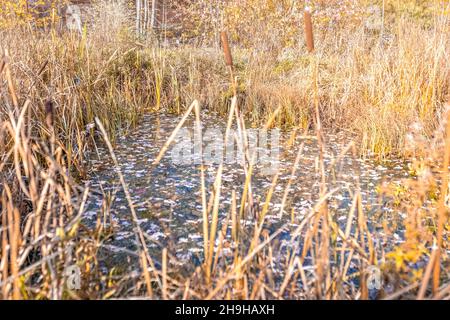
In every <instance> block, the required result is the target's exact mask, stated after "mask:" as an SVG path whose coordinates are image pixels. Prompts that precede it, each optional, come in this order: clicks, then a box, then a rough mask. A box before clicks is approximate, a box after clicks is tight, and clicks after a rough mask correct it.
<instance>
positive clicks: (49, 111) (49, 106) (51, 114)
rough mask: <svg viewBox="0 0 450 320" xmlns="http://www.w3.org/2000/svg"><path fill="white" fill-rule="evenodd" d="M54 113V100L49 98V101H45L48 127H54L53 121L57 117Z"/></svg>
mask: <svg viewBox="0 0 450 320" xmlns="http://www.w3.org/2000/svg"><path fill="white" fill-rule="evenodd" d="M54 113H55V111H54V107H53V102H52V101H51V100H47V102H45V123H46V124H47V127H48V128H53V123H54V119H55V115H54Z"/></svg>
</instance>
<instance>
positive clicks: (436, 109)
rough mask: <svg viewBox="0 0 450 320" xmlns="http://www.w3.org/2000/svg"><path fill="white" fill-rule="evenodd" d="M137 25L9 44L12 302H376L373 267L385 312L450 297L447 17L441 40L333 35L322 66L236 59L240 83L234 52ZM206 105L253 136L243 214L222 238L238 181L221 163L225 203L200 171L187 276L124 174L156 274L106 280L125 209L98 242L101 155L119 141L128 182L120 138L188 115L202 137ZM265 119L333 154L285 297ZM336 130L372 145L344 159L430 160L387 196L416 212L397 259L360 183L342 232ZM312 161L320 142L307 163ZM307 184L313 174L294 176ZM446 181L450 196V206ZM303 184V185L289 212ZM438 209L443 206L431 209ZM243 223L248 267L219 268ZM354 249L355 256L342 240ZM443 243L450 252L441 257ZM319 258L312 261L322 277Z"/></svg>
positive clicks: (328, 32) (299, 56) (4, 66)
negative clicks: (388, 301)
mask: <svg viewBox="0 0 450 320" xmlns="http://www.w3.org/2000/svg"><path fill="white" fill-rule="evenodd" d="M103 19H104V18H103ZM101 21H102V20H100V22H101ZM120 21H123V23H121V24H119V26H117V28H116V29H114V33H112V34H111V33H108V34H105V33H102V32H101V31H98V30H105V29H102V25H101V24H97V25H96V26H95V27H92V28H93V30H97V31H96V32H94V33H91V32H89V28H85V31H84V33H83V35H81V36H78V35H73V34H58V33H57V32H56V31H55V30H53V29H51V30H49V32H47V33H44V32H42V31H39V30H34V29H32V28H28V29H21V30H19V31H10V30H6V29H5V30H1V31H0V33H1V39H2V40H1V43H0V45H1V47H2V49H3V50H2V51H3V52H2V55H3V56H2V58H1V60H0V79H1V80H2V86H1V89H0V90H1V94H2V103H1V105H0V172H1V173H0V183H1V184H0V192H1V205H0V210H1V224H0V234H1V241H2V245H1V251H0V252H1V255H0V257H1V260H0V267H1V270H0V271H1V276H0V288H1V294H0V297H1V298H4V299H66V298H74V299H77V298H94V299H95V298H97V299H107V298H111V297H130V296H139V297H143V296H147V297H150V298H162V299H173V298H184V299H241V298H243V299H266V298H275V299H307V298H309V299H312V298H314V299H367V298H368V288H367V286H366V281H365V280H366V278H367V276H368V270H369V269H368V267H369V266H371V265H378V266H379V267H380V268H381V270H382V272H383V276H384V277H385V278H386V279H385V281H386V283H390V284H392V285H393V286H394V288H395V290H394V292H389V293H385V292H383V291H382V292H380V295H379V298H399V297H403V298H405V297H406V298H416V297H417V298H431V297H434V298H448V297H449V294H450V285H449V279H448V274H447V273H448V268H449V263H448V256H447V254H446V250H444V249H448V231H449V229H448V200H447V193H448V161H449V152H450V145H449V143H448V139H449V138H448V137H449V133H448V129H447V133H445V130H442V129H443V128H446V127H448V123H449V122H448V121H447V122H446V121H444V119H446V118H447V114H446V113H445V112H444V108H443V105H444V103H443V102H444V101H446V99H447V97H446V96H447V94H448V89H447V88H448V85H449V82H448V75H449V64H448V61H447V59H446V53H447V52H448V50H449V48H448V46H449V35H448V34H450V33H449V32H448V31H449V30H448V21H447V19H446V18H442V19H436V20H435V21H434V24H433V26H432V27H426V26H424V25H423V24H422V23H420V22H417V21H416V20H409V19H398V20H396V22H395V23H392V24H389V25H387V26H386V30H385V34H384V35H381V34H377V33H375V34H374V33H371V32H368V31H367V30H365V29H364V27H362V26H361V25H347V26H342V25H339V27H337V28H336V29H333V28H331V27H330V28H331V29H330V28H328V29H327V28H323V29H321V28H317V29H315V31H316V33H315V37H316V38H315V40H316V44H315V50H314V52H313V53H310V54H308V53H305V52H306V50H305V47H304V44H303V43H300V44H299V45H298V47H293V48H291V49H287V50H279V49H275V48H274V49H273V50H271V51H267V50H266V51H260V49H261V48H254V50H251V49H240V48H236V49H234V52H233V54H234V55H233V58H234V63H233V59H232V56H231V52H230V50H228V51H226V56H227V57H228V58H227V64H228V67H229V68H228V69H227V68H226V67H227V66H226V65H225V64H224V63H223V58H222V53H221V52H220V50H217V49H205V48H193V47H189V46H184V47H181V48H175V47H174V48H161V47H158V46H157V45H152V41H153V40H148V41H145V40H142V41H138V40H136V39H135V38H134V37H133V36H132V34H131V33H130V30H129V29H128V28H127V22H126V21H127V19H126V17H125V18H124V19H123V20H120ZM95 28H97V29H95ZM108 28H109V27H108ZM227 52H228V53H227ZM230 71H231V83H229V82H230V81H229V80H228V78H229V77H230ZM196 99H198V101H197V100H196ZM192 101H195V102H194V103H192ZM44 106H45V107H44ZM189 106H190V107H189ZM201 107H202V108H208V109H211V110H216V111H219V113H221V114H222V115H224V116H227V119H228V121H227V130H229V129H230V128H231V126H232V125H233V123H235V124H236V125H237V128H238V137H237V139H238V142H239V143H240V144H241V145H242V147H243V149H244V151H245V154H246V156H245V159H246V161H245V163H243V164H242V165H243V166H244V172H245V175H246V179H245V182H244V185H243V190H244V191H243V192H242V194H237V193H236V192H234V193H233V196H232V207H231V209H230V213H229V217H230V218H229V219H228V220H227V221H225V222H223V224H222V226H221V225H220V223H219V205H220V196H221V189H222V170H223V167H222V165H221V166H219V168H218V170H217V175H216V178H215V182H214V185H213V187H212V190H211V192H210V195H211V196H210V198H209V199H207V194H208V190H206V186H205V181H204V179H205V177H204V174H205V173H204V170H205V169H204V167H203V165H201V166H200V179H201V197H202V212H201V216H202V219H203V224H202V231H203V238H204V239H203V251H204V261H203V264H202V266H201V267H200V268H198V269H197V270H195V271H194V272H193V273H192V274H189V275H182V274H180V273H179V272H178V270H176V269H174V268H173V266H172V265H171V264H170V260H171V259H172V256H171V254H170V252H169V250H168V249H167V248H163V251H162V256H161V257H152V256H151V255H150V253H149V252H148V250H147V246H146V239H145V235H144V234H143V232H142V230H140V228H139V224H138V223H137V215H136V212H134V210H133V203H132V200H131V197H130V195H129V193H128V192H127V188H128V187H127V185H126V183H125V180H124V178H123V176H122V174H121V173H120V170H117V172H118V175H119V178H120V181H121V187H122V188H123V189H124V191H125V193H126V194H127V200H128V202H129V203H130V208H131V214H132V217H133V220H134V222H135V224H136V228H135V230H136V237H137V239H139V248H138V251H137V252H136V253H135V256H136V258H137V259H138V260H139V266H140V270H139V272H138V273H137V274H136V275H126V274H120V276H119V277H114V275H113V274H108V275H105V274H103V273H102V272H101V271H100V268H99V261H98V251H99V249H100V248H101V246H102V241H103V239H105V238H107V237H108V236H110V234H111V233H112V232H113V230H111V229H110V228H108V227H107V223H106V221H108V220H109V219H110V216H109V211H108V209H107V208H108V206H107V204H106V203H107V200H108V199H107V196H105V206H104V212H103V214H104V219H103V220H102V219H99V221H98V222H97V226H96V228H95V229H93V230H91V229H89V228H86V227H85V226H83V224H82V223H81V218H82V216H83V212H84V208H85V204H86V199H87V196H88V194H89V192H90V190H89V189H88V188H86V189H83V188H82V187H81V185H80V184H79V181H80V178H81V177H87V171H88V170H89V168H86V166H85V163H86V162H85V156H86V151H87V150H88V149H89V148H91V145H92V144H93V142H94V141H95V139H102V140H104V141H105V142H106V144H107V146H108V149H109V151H110V153H111V156H112V158H113V159H114V163H115V166H116V167H117V168H119V164H118V163H117V160H116V159H115V156H114V137H115V134H118V133H123V131H126V129H127V128H128V127H129V126H132V125H134V124H135V123H136V122H137V121H138V119H139V116H140V115H142V114H143V113H144V112H149V111H156V110H158V111H160V110H163V111H168V112H178V113H183V112H184V117H183V121H184V120H185V119H186V118H187V117H188V116H189V115H190V114H192V113H194V115H195V119H196V123H197V130H199V124H200V120H201ZM183 121H182V122H180V123H179V125H178V127H177V129H179V128H181V126H182V125H183ZM247 121H251V122H252V123H254V124H260V125H263V126H265V127H266V128H269V127H272V126H281V127H284V128H292V127H293V128H296V129H302V130H305V131H308V130H310V131H313V132H314V134H315V135H316V137H317V141H318V143H319V145H320V149H321V150H322V151H321V153H320V155H319V160H320V161H319V167H320V168H319V169H320V181H319V182H320V185H321V192H320V199H319V200H318V201H317V203H316V205H315V206H314V207H313V208H312V209H311V210H310V212H308V214H307V215H306V217H304V218H303V219H300V218H299V217H297V216H296V215H295V213H294V211H292V216H291V217H290V220H291V222H295V223H296V225H297V227H296V229H295V231H294V232H293V234H292V235H291V237H292V239H293V240H292V242H293V246H294V248H295V249H297V250H296V251H300V248H301V255H300V256H297V255H291V256H288V257H287V263H286V266H285V270H282V281H281V285H280V286H277V285H276V284H275V282H274V280H273V278H274V274H273V271H272V270H271V268H270V265H271V264H272V262H273V261H272V259H273V257H272V255H271V251H272V249H273V242H274V240H275V239H276V238H277V236H278V235H279V234H280V233H281V232H282V228H281V229H279V230H277V231H275V232H274V233H272V234H269V233H268V232H266V230H264V225H265V219H266V215H267V214H268V212H269V211H270V210H271V209H270V208H269V203H270V202H271V197H272V194H273V190H274V188H275V187H276V186H277V183H278V180H277V179H278V174H275V175H274V177H273V180H272V184H271V187H270V188H269V190H268V193H267V196H266V198H265V199H264V201H263V205H262V206H261V207H260V206H257V205H256V204H255V201H254V194H253V192H252V185H251V178H252V175H253V161H252V159H253V157H254V155H251V154H249V150H248V146H247V145H246V143H245V141H246V139H245V137H246V123H248V122H247ZM412 127H414V128H415V129H414V130H415V131H414V135H415V138H423V139H424V140H423V141H424V143H423V144H419V143H416V144H415V145H414V150H411V149H410V148H408V147H407V146H406V143H405V142H406V141H405V139H406V138H405V137H406V136H407V135H408V134H411V130H412V129H411V128H412ZM94 128H97V129H98V130H94ZM326 130H346V131H348V132H349V133H350V134H352V135H354V137H355V143H353V144H351V145H349V146H348V148H346V149H345V150H344V151H343V152H344V153H346V152H349V151H354V154H355V155H356V151H355V150H354V149H355V148H354V146H355V145H358V146H359V150H358V151H359V153H358V154H363V153H365V152H367V150H371V151H373V152H375V153H377V154H378V155H380V156H388V155H392V154H400V155H404V156H411V157H412V159H413V167H412V171H414V172H416V173H418V174H417V175H418V179H410V180H406V181H405V182H404V186H392V185H386V186H382V189H383V190H382V192H383V193H384V194H386V195H388V196H390V197H391V198H393V199H394V201H393V203H394V204H393V207H394V208H395V212H397V213H398V212H406V213H407V216H406V218H401V217H396V219H400V220H401V221H400V223H402V224H403V225H405V228H406V232H405V242H404V243H403V244H401V245H399V246H397V247H396V248H395V250H394V251H393V252H384V249H380V248H376V247H375V244H374V243H373V241H372V234H371V232H372V231H371V230H370V229H369V227H368V224H369V220H370V219H374V217H369V216H368V215H367V214H366V212H365V208H364V207H363V205H362V196H361V194H360V190H359V186H358V185H355V189H354V190H352V192H353V195H352V198H353V203H352V206H351V209H350V211H349V213H348V217H347V224H346V227H345V229H344V230H342V229H341V227H340V226H339V224H338V223H337V221H336V220H335V218H336V217H335V216H334V212H333V211H332V209H331V208H329V207H328V205H327V200H328V199H329V197H330V196H331V195H333V194H334V193H335V192H337V190H334V189H333V190H328V189H327V186H326V183H325V181H326V178H325V171H326V170H329V169H331V168H330V167H327V166H326V165H325V162H324V159H323V150H324V144H325V141H324V139H323V136H324V132H325V131H326ZM96 133H101V136H97V137H96V136H95V134H96ZM175 134H176V132H174V133H173V134H172V136H171V138H170V139H169V140H168V141H167V143H166V144H165V145H164V147H163V148H162V150H161V153H160V155H159V156H158V158H157V159H156V160H155V162H154V164H153V166H156V165H158V162H159V161H160V160H161V159H162V157H163V156H164V154H165V152H166V151H167V150H168V148H169V146H170V144H171V143H172V142H173V138H174V137H175ZM225 137H228V134H225ZM414 141H422V140H420V139H415V140H414ZM430 141H433V143H430ZM445 142H446V143H445ZM443 155H444V158H443V157H442V156H443ZM301 156H302V146H300V147H299V150H298V156H297V158H296V162H298V161H299V159H300V158H301ZM336 162H337V161H334V162H332V164H331V167H334V165H335V164H336ZM441 163H442V165H440V164H441ZM437 167H442V169H441V170H440V173H438V174H433V173H431V172H432V170H435V169H436V168H437ZM295 170H296V166H294V167H293V168H292V173H291V176H292V177H294V175H295ZM292 177H291V179H293V178H292ZM439 179H440V180H439ZM436 185H440V186H441V189H440V191H436V194H435V195H434V196H433V192H434V190H435V189H436ZM289 187H290V183H288V185H287V187H286V189H285V191H284V196H283V199H282V204H281V207H282V208H283V207H285V206H286V198H287V197H288V196H289V194H290V192H291V190H289ZM433 197H434V201H427V200H430V199H433ZM436 200H437V201H436ZM238 203H240V205H239V206H238V205H237V204H238ZM282 212H283V209H281V210H280V212H279V213H280V215H281V214H282ZM252 215H254V218H255V222H256V223H255V225H254V227H253V228H250V229H249V228H247V230H246V229H245V228H244V227H243V226H242V225H241V222H240V221H241V218H243V217H245V216H252ZM384 218H385V217H380V219H381V221H380V224H382V225H383V227H384V228H385V230H384V231H385V232H386V233H389V232H392V230H390V229H389V227H388V226H387V225H386V224H385V222H386V220H383V219H384ZM386 223H387V222H386ZM228 224H230V226H231V229H232V241H233V245H232V248H233V258H232V263H231V264H230V265H224V264H221V263H219V256H220V255H221V254H222V251H223V247H222V242H223V241H222V240H223V239H224V234H225V230H226V229H225V228H226V227H227V226H228ZM221 227H222V229H221ZM352 230H355V232H352ZM337 237H339V238H340V239H342V245H338V244H337V242H336V239H337ZM216 240H218V243H219V244H220V245H219V247H218V248H216V247H215V243H216ZM433 244H435V249H433V250H430V249H429V248H430V247H432V245H433ZM67 247H71V248H72V250H66V249H65V248H67ZM307 257H310V260H311V261H309V262H308V264H309V266H308V267H306V266H305V263H306V262H305V261H306V258H307ZM424 258H426V261H427V262H428V265H427V266H426V268H425V270H413V269H412V268H411V267H410V265H409V263H410V262H415V261H418V260H419V259H424ZM156 259H158V260H159V259H161V261H162V269H161V270H158V269H157V268H156V267H155V263H154V260H156ZM336 261H339V263H336ZM73 263H76V264H77V265H78V266H79V267H80V268H81V270H82V276H83V287H82V290H80V291H77V292H74V291H71V290H68V289H67V288H66V283H65V270H66V269H67V267H68V266H69V265H71V264H73ZM351 264H356V265H357V269H358V271H357V272H356V273H353V274H349V269H350V266H351ZM311 270H313V271H312V272H311ZM354 277H358V278H359V279H360V283H361V286H360V287H359V288H355V287H353V286H351V285H349V280H350V279H351V278H354ZM431 279H432V281H431V285H430V280H431ZM297 280H298V281H297ZM130 288H131V289H130Z"/></svg>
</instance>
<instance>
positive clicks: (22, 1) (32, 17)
mask: <svg viewBox="0 0 450 320" xmlns="http://www.w3.org/2000/svg"><path fill="white" fill-rule="evenodd" d="M65 2H66V1H65V0H2V1H1V4H0V28H8V27H14V26H18V25H22V24H29V23H32V24H33V25H36V26H44V25H47V24H49V23H50V22H52V21H53V22H55V20H56V19H57V8H58V6H59V5H61V4H64V3H65Z"/></svg>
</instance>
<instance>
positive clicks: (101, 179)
mask: <svg viewBox="0 0 450 320" xmlns="http://www.w3.org/2000/svg"><path fill="white" fill-rule="evenodd" d="M178 121H179V118H177V117H174V116H169V115H147V116H145V117H144V119H143V120H142V123H141V124H140V125H139V126H138V127H137V128H136V129H135V130H134V131H133V132H132V133H131V134H129V135H128V136H126V137H123V138H120V139H119V140H118V141H117V144H116V145H115V154H116V156H117V159H118V161H119V163H120V167H121V168H120V169H121V171H122V173H123V174H124V176H125V180H126V182H127V184H128V187H129V189H130V193H131V196H132V200H133V203H134V205H135V208H136V212H137V213H138V215H139V219H140V221H139V223H140V225H141V227H142V229H143V231H144V232H145V233H146V236H147V239H148V246H149V248H150V250H151V252H152V253H154V254H155V255H157V256H158V257H159V256H160V249H161V248H162V247H168V249H169V251H170V253H171V254H172V256H173V258H174V259H176V261H175V260H174V261H172V263H178V264H180V265H183V266H184V267H185V268H186V269H190V268H192V267H194V266H196V265H198V264H199V262H200V261H201V260H202V251H203V249H202V248H203V242H202V241H203V237H202V219H201V194H200V169H199V166H196V165H177V164H174V162H173V161H172V159H171V155H170V151H169V152H168V153H167V154H166V156H165V157H164V158H163V160H162V161H161V163H160V164H159V166H158V167H156V168H154V169H153V170H151V164H152V162H153V161H154V159H155V158H156V157H157V155H158V153H159V151H160V148H161V147H162V145H163V144H164V143H165V141H166V140H167V138H168V137H169V136H170V134H171V133H172V131H173V129H174V128H175V126H176V125H177V124H178ZM202 121H203V124H204V126H209V127H217V128H222V129H223V131H225V130H224V126H225V124H224V121H222V120H221V119H220V118H218V117H215V116H213V115H208V114H206V115H203V120H202ZM185 127H186V128H188V129H189V130H191V131H193V128H194V123H193V120H192V119H191V120H189V121H188V122H187V123H186V124H185ZM291 138H292V135H291V134H290V133H283V134H282V137H281V153H280V158H279V172H280V175H279V178H278V183H277V186H276V188H275V193H274V195H273V197H272V200H271V203H270V210H269V213H268V215H267V218H266V225H265V228H266V229H267V230H268V232H269V233H272V232H274V230H276V229H278V228H279V227H280V226H282V225H285V224H286V223H287V224H288V225H287V227H286V228H285V230H284V231H283V232H282V233H281V234H280V236H279V237H278V238H277V239H276V241H275V243H274V247H275V248H278V251H277V252H278V255H277V254H275V255H276V256H275V257H274V259H275V261H279V262H283V259H285V254H284V253H285V252H286V250H290V249H292V247H293V241H292V240H293V239H291V231H292V230H293V229H294V228H295V227H296V226H297V225H298V224H299V223H300V222H301V221H302V219H303V218H304V217H305V215H306V214H307V213H308V212H309V211H310V209H311V208H312V207H313V206H314V204H315V202H316V201H317V199H318V195H319V192H320V181H321V175H320V172H319V168H318V167H319V165H318V157H319V148H318V144H317V140H316V139H314V137H303V136H298V137H297V138H295V140H292V139H291ZM325 140H326V148H325V154H324V162H325V165H326V180H327V189H328V190H334V189H335V190H336V191H335V193H334V194H333V195H332V196H331V198H330V199H329V203H328V205H329V208H330V209H331V212H332V214H333V219H334V221H336V222H337V223H339V224H341V225H342V226H345V224H346V219H347V216H348V212H349V208H350V206H351V203H352V200H353V195H354V192H355V190H356V189H357V188H358V185H359V188H360V190H361V195H362V203H363V205H364V208H365V211H366V212H367V213H369V216H376V215H371V214H370V213H380V212H389V211H390V210H391V209H390V208H388V207H386V206H383V199H380V197H379V195H378V194H377V192H376V187H377V186H378V185H380V184H381V183H382V182H383V181H389V182H392V181H396V180H400V179H402V178H404V177H406V176H407V170H405V167H404V164H403V163H402V162H400V161H394V160H391V161H389V162H387V163H385V164H383V165H380V164H378V163H375V162H374V161H369V160H362V159H360V158H358V157H356V156H353V155H352V152H351V151H349V152H347V153H345V154H342V153H343V150H345V149H346V147H347V146H348V144H349V142H350V141H349V140H345V139H344V138H343V137H342V136H339V135H327V136H326V137H325ZM288 142H289V143H288ZM302 143H304V148H303V153H302V156H301V160H300V162H299V165H298V168H297V171H296V173H295V176H294V179H293V183H292V185H291V189H290V190H291V191H290V193H289V196H288V198H287V202H286V205H285V206H284V209H283V210H281V200H282V197H283V193H284V190H285V186H286V185H287V183H288V180H289V178H290V176H291V171H292V167H293V164H294V161H295V158H296V156H297V153H298V150H299V148H300V146H301V145H302ZM348 149H349V150H351V148H348ZM91 168H92V172H91V177H92V179H91V181H90V186H91V188H92V189H93V190H96V191H97V192H96V194H101V193H106V194H110V195H111V196H112V198H111V203H110V206H111V213H112V217H113V219H114V222H115V228H116V232H115V235H114V238H112V239H110V240H107V242H106V243H105V244H106V245H109V246H110V247H117V248H126V249H131V250H133V249H134V247H135V246H134V244H135V236H134V233H133V222H132V219H131V214H130V211H129V208H128V203H127V201H126V199H125V196H124V192H123V191H122V189H121V187H120V184H119V180H118V176H117V173H116V172H115V170H114V166H113V164H112V161H111V157H110V156H109V154H108V151H107V149H106V148H105V147H102V146H98V152H97V153H95V154H93V155H92V156H91ZM216 170H217V166H215V165H211V166H207V167H206V183H207V187H208V190H209V189H212V188H211V186H212V184H213V182H214V179H215V174H216ZM272 178H273V177H272V176H268V175H264V174H262V173H261V167H260V166H259V165H257V166H256V168H255V172H254V177H253V179H252V190H253V193H254V194H255V199H254V202H255V203H256V205H258V204H260V205H262V204H264V200H265V199H266V194H267V192H268V190H269V188H270V186H271V184H272ZM244 180H245V173H244V169H243V168H242V166H240V165H237V164H232V165H230V164H226V165H225V166H224V170H223V178H222V182H223V187H222V191H221V199H222V201H221V203H220V221H221V222H223V221H225V220H226V219H227V217H229V211H230V210H229V208H230V204H231V199H232V192H233V190H235V191H236V194H237V195H238V201H237V203H239V198H240V196H239V195H240V194H241V192H242V186H243V185H244ZM102 202H103V197H102V196H99V195H98V196H95V195H93V196H91V198H90V200H89V206H88V211H87V212H86V216H85V220H86V222H87V223H93V222H94V221H95V220H96V219H97V215H99V216H100V211H101V210H100V209H101V207H102ZM254 221H255V217H253V216H246V217H244V219H243V221H242V225H243V226H244V227H243V229H244V232H245V230H246V229H248V230H251V226H252V225H254ZM371 225H372V228H376V227H377V226H376V223H372V224H371ZM381 234H382V233H381V232H380V239H374V242H375V245H377V244H378V245H383V243H381V242H387V241H388V242H391V244H393V243H394V242H395V241H400V240H401V239H400V238H398V239H397V240H395V239H386V237H385V236H381ZM230 237H231V231H230V230H229V231H228V234H227V237H226V239H225V244H224V247H225V248H227V245H228V246H229V243H230V242H231V241H230V240H229V239H230ZM338 241H339V239H338ZM377 241H378V243H377ZM299 250H300V249H299ZM226 252H227V250H224V253H225V254H226ZM118 256H120V255H117V253H115V254H114V257H116V258H117V257H118ZM274 268H275V269H276V267H274ZM274 271H276V270H274Z"/></svg>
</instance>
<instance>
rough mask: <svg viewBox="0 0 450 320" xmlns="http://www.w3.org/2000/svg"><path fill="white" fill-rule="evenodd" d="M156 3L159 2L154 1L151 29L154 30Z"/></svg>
mask: <svg viewBox="0 0 450 320" xmlns="http://www.w3.org/2000/svg"><path fill="white" fill-rule="evenodd" d="M156 1H157V0H152V17H151V20H150V27H151V28H152V30H153V29H154V28H155V19H156V4H157V3H156Z"/></svg>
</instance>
